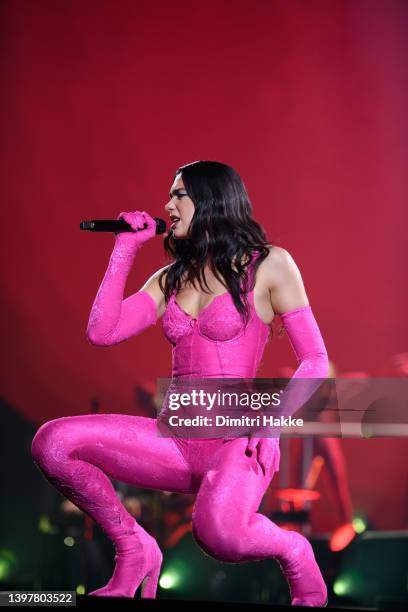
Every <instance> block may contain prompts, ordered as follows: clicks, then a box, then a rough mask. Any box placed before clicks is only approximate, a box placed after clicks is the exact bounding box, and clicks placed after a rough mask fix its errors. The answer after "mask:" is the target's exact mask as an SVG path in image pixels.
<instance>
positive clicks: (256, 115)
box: [0, 0, 408, 530]
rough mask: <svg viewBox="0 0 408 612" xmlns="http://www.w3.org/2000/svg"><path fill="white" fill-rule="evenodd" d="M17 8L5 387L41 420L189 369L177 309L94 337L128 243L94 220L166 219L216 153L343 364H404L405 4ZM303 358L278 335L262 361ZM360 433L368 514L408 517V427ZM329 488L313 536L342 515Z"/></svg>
mask: <svg viewBox="0 0 408 612" xmlns="http://www.w3.org/2000/svg"><path fill="white" fill-rule="evenodd" d="M0 8H1V13H2V15H1V30H2V31H1V41H2V42H1V54H0V59H1V81H2V83H1V92H2V93H1V98H0V104H1V111H2V153H1V168H2V175H3V176H2V192H3V197H2V201H3V211H4V212H3V226H2V247H3V283H2V284H3V335H2V341H3V356H4V360H3V383H2V394H3V397H4V398H5V399H6V400H7V401H8V402H9V403H11V404H12V405H13V406H14V407H15V409H16V410H18V411H21V412H22V413H24V414H25V415H26V416H27V417H29V418H30V419H32V420H33V421H34V422H36V423H37V424H38V425H39V424H41V423H42V422H44V421H45V420H47V419H51V418H56V417H59V416H66V415H73V414H81V413H85V412H87V411H88V410H89V402H90V399H91V398H93V397H96V398H98V399H99V400H100V401H101V406H102V409H103V411H105V412H124V413H130V414H132V413H134V412H135V405H134V400H133V389H134V385H135V384H136V383H137V382H138V381H140V380H142V379H152V380H155V379H156V378H157V377H160V376H168V375H169V374H170V358H171V351H170V345H169V344H168V343H167V341H166V340H165V338H164V337H163V335H162V332H161V321H159V322H158V324H157V325H156V327H154V328H151V329H149V330H147V331H146V332H145V333H144V334H143V335H142V336H139V337H135V338H133V339H131V340H129V341H128V342H125V343H123V344H122V345H117V346H114V347H110V348H95V347H93V346H91V345H90V344H89V343H88V342H87V340H86V337H85V329H86V324H87V320H88V315H89V312H90V308H91V305H92V302H93V299H94V297H95V295H96V292H97V289H98V287H99V284H100V282H101V280H102V278H103V275H104V272H105V269H106V266H107V263H108V258H109V255H110V252H111V249H112V246H113V240H114V239H113V236H112V235H97V234H90V233H87V232H80V230H79V221H80V220H81V219H89V218H115V217H116V216H117V215H118V213H119V212H121V211H126V210H143V209H145V210H147V211H149V212H150V214H152V215H157V216H161V215H164V211H163V206H164V205H165V204H166V202H167V201H168V200H167V193H168V190H169V187H170V184H171V181H172V178H173V174H174V171H175V169H176V168H177V167H178V166H179V165H181V164H184V163H187V162H190V161H193V160H197V159H212V160H219V161H223V162H226V163H228V164H230V165H232V166H233V167H235V168H236V169H237V170H238V172H239V173H240V174H241V176H242V177H243V179H244V182H245V184H246V186H247V189H248V191H249V195H250V198H251V200H252V203H253V207H254V213H255V217H256V218H257V219H258V221H259V222H261V223H262V225H263V226H264V227H265V229H266V231H267V234H268V237H269V239H270V240H271V241H273V242H276V243H278V244H279V245H281V246H283V247H284V248H286V249H287V250H288V251H289V252H290V253H291V254H292V256H293V257H294V259H295V261H296V262H297V264H298V266H299V268H300V270H301V272H302V275H303V279H304V282H305V286H306V290H307V293H308V296H309V301H310V303H311V305H312V307H313V310H314V314H315V316H316V319H317V320H318V323H319V326H320V328H321V331H322V334H323V337H324V339H325V341H326V345H327V349H328V352H329V356H330V358H331V359H332V361H333V362H334V363H335V364H336V366H337V368H338V371H339V373H341V372H346V371H350V370H363V371H366V372H369V373H370V374H372V375H376V376H378V375H385V374H389V373H391V370H390V358H391V355H392V354H394V353H398V352H402V351H404V350H406V348H407V323H406V312H407V300H406V272H405V269H406V230H407V191H408V187H407V181H406V164H407V136H408V134H407V112H406V111H407V108H408V89H407V84H408V66H407V63H408V62H407V57H408V36H407V23H408V4H407V3H406V2H404V0H401V1H397V0H389V1H387V2H384V1H383V0H360V1H359V2H354V1H352V0H349V1H347V0H346V1H345V0H338V1H337V0H332V1H331V2H327V1H326V0H321V1H320V0H312V1H309V2H301V1H292V2H285V1H284V0H279V1H276V0H275V1H274V2H265V1H261V0H253V1H252V2H244V1H242V2H240V1H235V2H234V1H232V0H226V1H222V0H221V1H220V0H207V1H206V2H204V3H203V2H196V3H194V2H193V3H192V2H190V1H188V2H187V1H186V0H181V1H177V2H167V1H166V0H158V1H156V2H154V3H148V2H137V1H136V2H135V1H132V0H121V1H120V2H117V1H115V0H111V1H103V0H85V1H81V2H80V1H79V0H78V1H77V2H73V1H71V0H60V1H59V2H55V1H53V0H39V1H38V2H24V1H22V0H3V2H2V3H1V7H0ZM161 242H162V239H161V238H160V237H157V238H156V239H154V240H152V241H150V242H149V243H148V244H147V245H146V246H145V247H144V248H143V250H142V252H141V253H140V254H139V256H138V258H137V260H136V262H135V266H134V270H133V271H132V273H131V276H130V278H129V283H128V286H127V290H126V295H129V294H130V293H131V292H134V291H137V290H138V289H139V288H140V287H141V286H142V284H143V283H144V282H145V280H146V278H147V277H148V276H150V275H151V274H152V273H153V272H154V271H155V270H156V269H157V268H159V267H161V266H163V265H165V263H167V262H166V260H164V257H163V251H162V246H161ZM294 363H295V360H294V355H293V354H292V352H291V350H290V347H289V346H288V343H287V341H286V340H285V341H278V340H277V339H276V338H275V339H274V340H273V341H272V343H271V344H269V345H268V350H267V352H266V353H265V356H264V359H263V363H262V367H261V370H260V372H259V376H263V377H272V376H274V375H276V372H277V368H279V367H280V366H282V365H294ZM343 444H344V449H345V452H346V456H347V462H348V466H349V470H350V478H351V488H352V493H353V498H354V502H355V505H356V509H357V510H362V511H364V512H366V513H367V514H368V515H369V516H370V518H371V520H372V521H373V523H374V524H375V526H377V527H379V528H401V527H403V526H404V523H406V519H407V517H406V515H404V512H405V509H404V500H405V498H406V494H407V481H406V475H405V467H406V463H405V461H404V460H405V459H406V451H407V442H406V440H404V439H399V440H398V439H376V440H368V441H361V440H359V441H357V440H346V441H344V443H343ZM404 466H405V467H404ZM373 473H375V480H376V482H375V487H374V483H373V482H372V479H371V477H369V474H370V475H372V474H373ZM391 500H392V503H390V502H391ZM328 503H329V501H326V500H325V499H322V500H321V501H320V502H318V504H316V506H315V511H314V522H315V529H316V530H324V529H325V528H328V527H331V526H333V525H332V523H330V522H329V521H330V520H333V519H329V514H330V513H328V512H327V509H328V506H327V504H328ZM405 526H406V525H405Z"/></svg>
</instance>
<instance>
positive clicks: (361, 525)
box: [352, 516, 367, 533]
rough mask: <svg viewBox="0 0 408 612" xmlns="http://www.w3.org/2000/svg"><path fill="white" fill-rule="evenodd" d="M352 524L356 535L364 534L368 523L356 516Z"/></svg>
mask: <svg viewBox="0 0 408 612" xmlns="http://www.w3.org/2000/svg"><path fill="white" fill-rule="evenodd" d="M352 524H353V527H354V529H355V532H356V533H363V531H365V530H366V529H367V523H366V522H365V520H364V519H363V518H362V517H361V516H355V517H354V518H353V521H352Z"/></svg>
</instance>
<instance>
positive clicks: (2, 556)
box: [0, 548, 16, 581]
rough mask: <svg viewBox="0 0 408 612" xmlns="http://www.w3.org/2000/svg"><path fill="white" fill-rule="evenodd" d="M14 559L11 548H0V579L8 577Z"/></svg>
mask: <svg viewBox="0 0 408 612" xmlns="http://www.w3.org/2000/svg"><path fill="white" fill-rule="evenodd" d="M15 560H16V557H15V554H14V553H12V552H11V550H7V549H5V548H2V549H1V550H0V581H1V580H6V579H7V578H8V577H9V575H10V572H11V568H12V566H13V564H14V562H15Z"/></svg>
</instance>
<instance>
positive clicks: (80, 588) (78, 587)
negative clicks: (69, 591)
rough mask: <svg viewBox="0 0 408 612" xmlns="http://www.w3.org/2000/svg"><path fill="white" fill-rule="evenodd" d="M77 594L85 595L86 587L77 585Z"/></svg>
mask: <svg viewBox="0 0 408 612" xmlns="http://www.w3.org/2000/svg"><path fill="white" fill-rule="evenodd" d="M76 592H77V593H78V595H85V585H84V584H77V588H76Z"/></svg>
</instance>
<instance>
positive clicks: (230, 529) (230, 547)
mask: <svg viewBox="0 0 408 612" xmlns="http://www.w3.org/2000/svg"><path fill="white" fill-rule="evenodd" d="M192 532H193V536H194V538H195V540H196V542H197V544H198V545H199V546H200V548H202V549H203V550H204V552H206V553H207V554H208V555H210V556H211V557H213V558H214V559H217V561H224V562H225V563H238V562H239V561H240V560H241V558H242V553H241V546H240V541H241V539H240V529H239V526H238V525H235V524H234V525H231V523H229V521H228V517H224V518H223V519H220V517H216V516H213V515H211V513H209V512H201V511H195V512H194V513H193V516H192Z"/></svg>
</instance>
